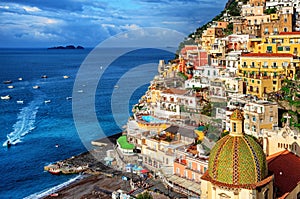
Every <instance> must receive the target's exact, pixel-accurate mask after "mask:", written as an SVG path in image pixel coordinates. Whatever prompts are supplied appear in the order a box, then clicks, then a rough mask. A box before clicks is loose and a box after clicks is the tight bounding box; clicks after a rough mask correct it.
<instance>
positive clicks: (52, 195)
mask: <svg viewBox="0 0 300 199" xmlns="http://www.w3.org/2000/svg"><path fill="white" fill-rule="evenodd" d="M50 196H51V197H57V196H58V193H51V194H50Z"/></svg>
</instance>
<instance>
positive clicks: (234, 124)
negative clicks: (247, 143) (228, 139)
mask: <svg viewBox="0 0 300 199" xmlns="http://www.w3.org/2000/svg"><path fill="white" fill-rule="evenodd" d="M233 132H236V123H233Z"/></svg>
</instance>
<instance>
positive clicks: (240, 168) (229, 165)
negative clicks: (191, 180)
mask: <svg viewBox="0 0 300 199" xmlns="http://www.w3.org/2000/svg"><path fill="white" fill-rule="evenodd" d="M230 119H231V121H230V124H231V131H230V133H229V135H227V136H225V137H223V138H221V139H220V140H219V141H218V142H217V143H216V145H215V146H214V147H213V149H212V150H211V153H210V156H209V162H208V170H207V171H206V172H205V174H204V175H203V176H202V178H201V179H202V180H201V198H203V199H204V198H206V199H215V198H216V199H217V198H235V199H253V198H265V199H273V176H272V175H269V174H268V168H267V161H266V156H265V154H264V152H263V150H262V148H261V146H260V145H259V144H258V143H257V142H256V141H255V140H254V139H253V138H251V137H250V136H248V135H246V134H244V132H243V119H244V118H243V115H242V112H241V111H240V110H238V109H236V110H235V111H234V112H233V114H232V115H231V117H230Z"/></svg>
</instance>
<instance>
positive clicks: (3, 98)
mask: <svg viewBox="0 0 300 199" xmlns="http://www.w3.org/2000/svg"><path fill="white" fill-rule="evenodd" d="M10 98H11V97H10V96H9V95H5V96H1V99H2V100H9V99H10Z"/></svg>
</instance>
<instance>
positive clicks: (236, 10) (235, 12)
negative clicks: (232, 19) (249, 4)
mask: <svg viewBox="0 0 300 199" xmlns="http://www.w3.org/2000/svg"><path fill="white" fill-rule="evenodd" d="M227 10H228V14H230V16H241V13H240V12H241V9H240V7H239V6H238V2H237V1H234V2H232V3H231V4H230V5H229V6H228V8H227Z"/></svg>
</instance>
